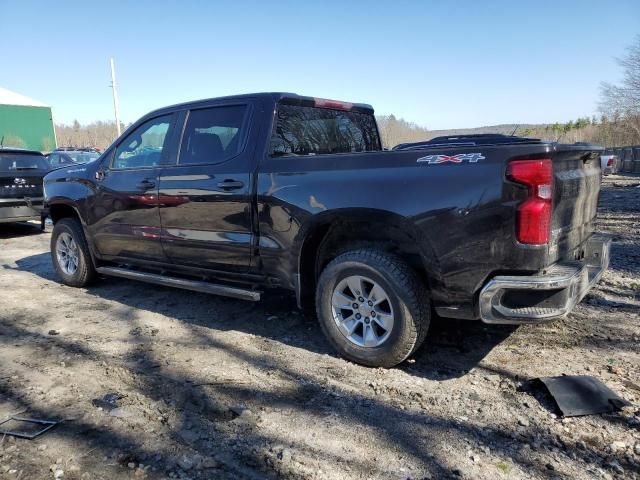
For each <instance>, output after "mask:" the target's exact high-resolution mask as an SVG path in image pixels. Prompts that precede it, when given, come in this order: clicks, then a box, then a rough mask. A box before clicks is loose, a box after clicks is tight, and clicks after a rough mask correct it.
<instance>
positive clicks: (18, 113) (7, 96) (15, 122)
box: [0, 87, 56, 152]
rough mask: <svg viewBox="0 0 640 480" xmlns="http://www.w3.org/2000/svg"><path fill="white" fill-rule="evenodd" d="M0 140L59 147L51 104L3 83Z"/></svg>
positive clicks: (10, 143)
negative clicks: (8, 88)
mask: <svg viewBox="0 0 640 480" xmlns="http://www.w3.org/2000/svg"><path fill="white" fill-rule="evenodd" d="M0 144H2V146H4V147H18V148H27V149H29V150H40V151H42V152H45V151H50V150H53V149H54V148H56V133H55V130H54V128H53V116H52V114H51V107H49V106H48V105H45V104H44V103H41V102H38V101H37V100H33V99H32V98H28V97H25V96H23V95H20V94H18V93H15V92H12V91H10V90H7V89H5V88H2V87H0Z"/></svg>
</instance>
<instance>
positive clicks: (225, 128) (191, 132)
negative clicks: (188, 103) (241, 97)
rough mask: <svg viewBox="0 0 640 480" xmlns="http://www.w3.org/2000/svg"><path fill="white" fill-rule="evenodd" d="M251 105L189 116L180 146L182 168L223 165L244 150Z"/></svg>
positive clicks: (209, 110)
mask: <svg viewBox="0 0 640 480" xmlns="http://www.w3.org/2000/svg"><path fill="white" fill-rule="evenodd" d="M246 115H247V105H225V106H218V107H211V108H202V109H198V110H192V111H190V112H189V118H188V119H187V125H186V127H185V130H184V135H183V137H182V145H181V146H180V159H179V161H178V163H179V164H181V165H202V164H216V163H222V162H225V161H227V160H229V159H230V158H232V157H235V156H236V155H237V154H238V153H240V150H241V148H242V144H243V137H244V133H245V132H244V130H245V128H244V125H245V119H246Z"/></svg>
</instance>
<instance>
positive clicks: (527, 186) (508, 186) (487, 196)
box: [45, 93, 609, 367]
mask: <svg viewBox="0 0 640 480" xmlns="http://www.w3.org/2000/svg"><path fill="white" fill-rule="evenodd" d="M600 151H601V149H600V147H597V146H593V145H584V144H582V145H560V144H555V143H547V142H542V141H540V140H536V139H529V138H519V137H506V136H499V135H489V136H469V137H447V138H438V139H433V140H431V141H429V142H421V143H413V144H403V145H399V146H398V147H396V148H395V149H394V150H392V151H387V150H383V149H382V146H381V142H380V136H379V132H378V128H377V126H376V122H375V117H374V115H373V109H372V108H371V107H370V106H369V105H365V104H356V103H345V102H338V101H333V100H325V99H319V98H311V97H302V96H298V95H294V94H288V93H260V94H253V95H241V96H233V97H225V98H215V99H210V100H202V101H197V102H193V103H186V104H181V105H175V106H172V107H167V108H163V109H160V110H157V111H154V112H152V113H150V114H148V115H146V116H145V117H143V118H141V119H140V120H139V121H138V122H136V123H135V124H133V125H132V126H131V127H130V128H129V129H128V130H127V131H126V132H125V133H124V134H123V135H122V136H121V137H120V138H119V139H118V140H117V141H116V142H115V143H114V144H113V145H112V146H111V147H109V148H108V149H107V150H106V151H105V152H104V153H103V154H102V155H101V156H100V158H98V159H97V160H95V161H92V162H90V163H87V164H85V165H81V166H74V167H72V168H63V169H60V170H57V171H54V172H52V173H50V174H49V175H47V177H46V178H45V196H46V202H47V204H48V206H49V208H50V215H51V217H52V219H53V221H54V223H55V227H54V230H53V235H52V239H51V251H52V258H53V264H54V266H55V269H56V271H57V273H58V275H59V276H60V278H61V279H62V281H63V282H64V283H66V284H67V285H72V286H77V287H82V286H84V285H87V284H88V283H89V282H90V281H91V280H93V279H94V278H95V277H96V275H97V274H103V275H113V276H119V277H125V278H131V279H138V280H142V281H147V282H151V283H155V284H161V285H170V286H176V287H182V288H186V289H191V290H196V291H201V292H209V293H214V294H220V295H227V296H230V297H236V298H242V299H247V300H254V301H256V300H259V299H260V297H261V295H263V294H264V293H265V292H268V291H269V290H270V289H271V288H274V287H280V288H285V289H289V290H291V291H293V292H295V295H296V296H297V299H298V304H299V306H301V307H303V306H304V305H314V304H315V307H316V311H317V314H318V318H319V321H320V325H321V326H322V329H323V330H324V333H325V334H326V336H327V338H328V339H329V341H330V343H331V344H332V345H333V346H334V347H335V348H336V349H337V350H338V351H339V352H340V353H341V354H342V355H344V356H345V357H347V358H349V359H351V360H353V361H356V362H360V363H362V364H365V365H372V366H387V367H388V366H392V365H395V364H398V363H399V362H402V361H403V360H405V359H406V358H407V357H408V356H409V355H411V354H412V352H414V351H415V350H416V349H417V348H418V347H419V346H420V344H421V343H422V341H423V340H424V338H425V335H426V333H427V329H428V326H429V321H430V318H431V316H432V314H433V313H434V312H435V313H437V314H438V315H440V316H442V317H454V318H464V319H480V320H482V321H483V322H487V323H531V322H539V321H545V320H552V319H556V318H560V317H563V316H564V315H566V314H567V313H569V312H570V310H571V309H572V308H573V306H574V305H575V304H576V303H577V302H578V301H580V299H581V298H582V297H583V296H584V295H585V294H586V293H587V291H588V290H589V288H590V287H591V286H592V285H593V284H594V283H595V282H596V281H597V280H598V279H599V278H600V276H601V274H602V272H603V271H604V270H605V269H606V268H607V264H608V252H609V240H608V239H607V238H605V237H603V236H600V235H597V234H594V233H593V231H592V227H593V220H594V217H595V215H596V207H597V202H598V196H599V190H600V164H599V159H598V157H599V154H600Z"/></svg>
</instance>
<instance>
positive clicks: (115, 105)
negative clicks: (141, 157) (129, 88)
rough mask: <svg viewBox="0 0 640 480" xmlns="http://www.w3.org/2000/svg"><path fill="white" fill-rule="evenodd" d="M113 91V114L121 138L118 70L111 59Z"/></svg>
mask: <svg viewBox="0 0 640 480" xmlns="http://www.w3.org/2000/svg"><path fill="white" fill-rule="evenodd" d="M111 90H112V91H113V112H114V113H115V115H116V131H117V132H118V136H120V109H119V107H118V90H117V88H116V69H115V67H114V66H113V58H111Z"/></svg>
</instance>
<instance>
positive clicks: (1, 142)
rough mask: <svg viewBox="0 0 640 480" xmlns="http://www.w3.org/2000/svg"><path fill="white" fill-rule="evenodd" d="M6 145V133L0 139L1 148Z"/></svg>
mask: <svg viewBox="0 0 640 480" xmlns="http://www.w3.org/2000/svg"><path fill="white" fill-rule="evenodd" d="M3 147H4V135H2V139H1V140H0V148H3Z"/></svg>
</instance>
